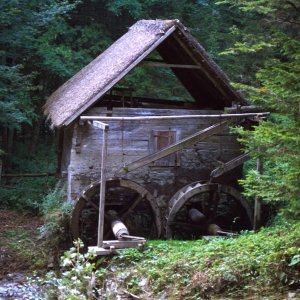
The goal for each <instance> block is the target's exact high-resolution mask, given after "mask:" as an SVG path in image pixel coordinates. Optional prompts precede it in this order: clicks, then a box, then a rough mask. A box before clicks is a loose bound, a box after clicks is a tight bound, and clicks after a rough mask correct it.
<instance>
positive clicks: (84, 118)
mask: <svg viewBox="0 0 300 300" xmlns="http://www.w3.org/2000/svg"><path fill="white" fill-rule="evenodd" d="M269 114H270V113H269V112H261V113H244V114H219V115H177V116H139V117H101V116H81V117H80V119H81V120H82V121H89V120H92V121H125V122H126V121H127V122H132V121H142V122H144V121H152V120H159V121H167V120H185V119H216V118H218V119H231V118H243V117H264V116H267V115H269Z"/></svg>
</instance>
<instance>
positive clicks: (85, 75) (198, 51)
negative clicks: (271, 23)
mask: <svg viewBox="0 0 300 300" xmlns="http://www.w3.org/2000/svg"><path fill="white" fill-rule="evenodd" d="M153 50H157V51H158V52H159V54H160V55H161V56H162V58H163V59H164V61H165V62H166V63H169V64H172V63H173V64H174V63H177V64H194V65H199V66H200V67H201V68H200V67H199V68H198V69H178V68H176V69H175V68H173V69H172V70H173V71H174V73H175V74H176V76H177V77H178V79H179V80H180V81H181V82H182V84H183V85H184V86H185V87H186V88H187V90H188V91H189V92H190V94H191V95H192V96H193V97H194V98H195V99H196V101H203V102H204V103H206V106H207V104H208V103H213V104H214V105H213V106H214V107H215V108H223V107H224V106H226V105H230V104H231V103H232V101H235V102H239V103H241V104H245V103H246V101H245V100H244V99H243V98H242V97H241V96H240V95H239V94H238V93H237V92H236V91H235V90H234V89H232V87H231V86H230V85H229V81H228V79H227V78H226V76H225V75H224V73H223V72H222V71H221V70H220V69H219V67H218V66H217V65H216V64H215V63H214V62H213V61H212V59H211V58H210V57H209V56H208V54H207V53H206V52H205V50H204V48H203V47H202V46H201V45H200V44H199V43H198V42H197V41H196V40H195V39H194V38H193V37H192V36H191V34H190V33H189V32H188V30H187V29H186V28H185V27H184V26H183V25H182V24H181V23H180V22H179V21H178V20H142V21H138V22H137V23H136V24H134V25H133V26H132V27H131V28H130V29H129V31H128V32H127V33H126V34H125V35H123V36H122V37H121V38H120V39H118V40H117V41H116V42H115V43H114V44H112V45H111V46H110V47H109V48H108V49H107V50H106V51H104V52H103V53H102V54H100V55H99V56H98V57H97V58H95V59H94V60H93V61H92V62H91V63H90V64H88V65H87V66H86V67H84V68H83V69H82V70H81V71H79V72H78V73H77V74H76V75H74V76H73V77H72V78H71V79H69V80H68V81H67V82H66V83H65V84H64V85H62V86H61V87H60V88H59V89H57V90H56V91H55V92H54V93H53V94H52V95H51V96H50V97H49V98H48V100H47V102H46V104H45V111H44V112H45V114H46V115H47V116H48V118H50V119H51V122H52V125H53V126H58V127H59V126H63V125H69V124H70V123H71V122H72V121H73V120H74V119H76V118H77V117H78V116H79V115H80V114H82V113H83V112H84V111H85V110H86V109H87V108H89V107H90V106H91V105H92V104H94V103H95V102H96V101H97V100H98V99H99V98H100V97H101V96H103V95H104V94H105V93H106V92H107V91H108V90H110V89H111V88H112V87H113V86H114V85H115V84H116V83H117V82H118V81H120V80H121V79H122V78H123V77H124V76H125V75H126V74H128V72H129V71H130V70H131V69H133V68H134V67H135V66H136V65H137V64H139V63H140V62H141V61H142V60H143V59H144V58H145V57H146V56H147V55H148V54H150V53H151V52H152V51H153Z"/></svg>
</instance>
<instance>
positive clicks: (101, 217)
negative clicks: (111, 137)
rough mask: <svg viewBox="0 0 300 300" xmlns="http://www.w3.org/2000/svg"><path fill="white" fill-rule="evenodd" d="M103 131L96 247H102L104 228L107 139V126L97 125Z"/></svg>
mask: <svg viewBox="0 0 300 300" xmlns="http://www.w3.org/2000/svg"><path fill="white" fill-rule="evenodd" d="M99 123H101V122H98V124H97V125H101V128H102V129H103V136H102V151H101V171H100V195H99V219H98V240H97V247H102V246H103V227H104V204H105V182H106V178H105V177H106V176H105V167H106V155H107V137H108V130H109V126H108V125H107V124H103V123H102V124H99Z"/></svg>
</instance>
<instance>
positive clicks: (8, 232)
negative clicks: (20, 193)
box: [0, 209, 43, 280]
mask: <svg viewBox="0 0 300 300" xmlns="http://www.w3.org/2000/svg"><path fill="white" fill-rule="evenodd" d="M42 224H43V222H42V219H41V218H40V217H37V216H25V215H21V214H18V213H17V212H14V211H10V210H5V209H0V280H1V279H3V278H5V277H6V276H7V274H11V273H14V272H25V271H29V270H30V269H31V265H32V261H31V258H33V257H34V254H35V252H34V249H35V247H36V245H35V242H36V237H37V232H38V227H39V226H41V225H42Z"/></svg>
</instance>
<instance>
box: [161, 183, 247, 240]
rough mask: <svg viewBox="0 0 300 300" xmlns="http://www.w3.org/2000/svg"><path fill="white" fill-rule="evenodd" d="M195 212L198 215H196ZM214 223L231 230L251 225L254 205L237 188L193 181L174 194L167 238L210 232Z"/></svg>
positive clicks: (170, 205)
mask: <svg viewBox="0 0 300 300" xmlns="http://www.w3.org/2000/svg"><path fill="white" fill-rule="evenodd" d="M195 212H196V217H195V215H194V216H193V213H194V214H195ZM197 214H198V215H197ZM195 218H198V221H197V222H194V221H195V220H194V219H195ZM212 224H216V225H218V227H219V228H221V229H222V230H225V231H232V232H238V231H240V230H243V229H250V228H252V212H251V209H250V207H249V206H248V204H247V202H246V201H245V199H244V198H243V197H242V196H241V194H240V193H239V192H238V191H237V190H236V189H234V188H232V187H230V186H227V185H221V184H216V183H201V182H194V183H191V184H189V185H186V186H184V187H183V188H182V189H180V190H179V191H178V192H177V193H176V194H175V195H174V196H173V197H172V198H171V200H170V202H169V215H168V218H167V226H166V237H167V238H168V239H171V238H174V239H193V238H199V237H200V236H202V235H207V234H210V226H211V225H212Z"/></svg>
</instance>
